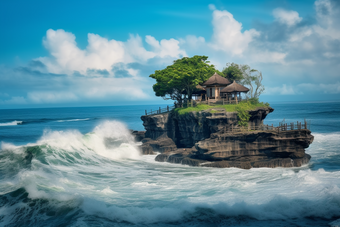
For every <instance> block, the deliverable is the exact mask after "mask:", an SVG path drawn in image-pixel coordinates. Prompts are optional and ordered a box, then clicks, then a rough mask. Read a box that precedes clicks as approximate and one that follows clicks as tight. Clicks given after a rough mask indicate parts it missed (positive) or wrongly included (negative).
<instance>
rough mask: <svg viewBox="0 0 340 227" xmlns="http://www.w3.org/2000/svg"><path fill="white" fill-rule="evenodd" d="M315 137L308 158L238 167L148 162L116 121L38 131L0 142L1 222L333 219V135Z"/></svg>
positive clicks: (336, 171)
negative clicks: (83, 129) (292, 163)
mask: <svg viewBox="0 0 340 227" xmlns="http://www.w3.org/2000/svg"><path fill="white" fill-rule="evenodd" d="M314 135H315V141H314V143H313V144H312V146H311V147H310V148H309V149H308V151H307V153H309V154H311V155H312V157H313V158H312V160H311V163H310V165H308V166H304V167H301V168H287V169H284V168H275V169H268V168H260V169H251V170H243V169H237V168H229V169H215V168H203V167H190V166H184V165H178V164H170V163H159V162H155V161H154V158H155V156H154V155H149V156H141V155H140V151H139V150H138V146H137V144H136V143H135V141H134V139H133V137H132V135H131V134H130V131H129V130H128V129H127V127H126V126H125V125H124V124H123V123H121V122H117V121H106V122H103V123H101V124H99V125H98V126H96V127H95V128H94V130H92V132H90V133H87V134H82V133H80V132H79V131H77V130H67V131H52V130H45V131H44V133H43V136H42V137H41V138H40V139H39V140H38V141H37V142H36V143H32V144H27V145H25V146H14V145H12V144H9V143H2V146H1V152H0V177H1V181H0V193H1V195H0V225H2V226H3V225H9V226H18V225H19V226H20V225H25V226H56V225H60V226H66V225H67V226H93V225H99V226H100V225H102V226H112V225H119V226H131V225H139V226H175V225H176V226H200V225H202V226H228V225H229V226H230V225H232V226H313V225H314V226H323V225H327V224H328V223H330V222H332V221H334V220H336V219H337V218H339V217H340V189H339V186H340V182H339V178H340V168H339V167H336V166H332V165H331V164H330V163H332V161H333V160H335V161H334V162H337V161H336V158H337V156H339V155H338V154H339V149H338V147H340V141H339V140H338V138H339V135H340V134H339V133H329V134H320V133H319V134H318V133H315V134H314ZM337 163H340V161H338V162H337ZM338 166H339V165H338Z"/></svg>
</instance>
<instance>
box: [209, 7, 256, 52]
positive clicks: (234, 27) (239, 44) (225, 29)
mask: <svg viewBox="0 0 340 227" xmlns="http://www.w3.org/2000/svg"><path fill="white" fill-rule="evenodd" d="M210 8H211V9H213V7H210ZM212 24H213V30H214V33H213V36H212V42H211V46H212V47H213V48H214V49H216V50H223V51H226V52H228V53H231V54H232V55H242V53H243V52H244V51H245V50H246V49H247V48H248V45H249V43H250V42H251V41H252V40H253V38H254V37H256V36H258V35H259V32H258V31H256V30H255V29H250V30H246V31H244V32H242V23H240V22H238V21H237V20H235V18H234V16H233V15H232V14H231V13H230V12H228V11H226V10H223V11H221V10H216V9H215V10H214V11H213V20H212Z"/></svg>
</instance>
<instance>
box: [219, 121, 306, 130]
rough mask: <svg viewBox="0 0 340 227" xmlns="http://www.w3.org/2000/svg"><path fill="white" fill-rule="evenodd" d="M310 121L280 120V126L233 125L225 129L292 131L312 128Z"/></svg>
mask: <svg viewBox="0 0 340 227" xmlns="http://www.w3.org/2000/svg"><path fill="white" fill-rule="evenodd" d="M310 125H311V123H310V121H307V120H304V122H298V121H297V122H292V123H284V122H280V123H279V126H276V127H275V126H274V125H273V124H272V125H258V126H255V125H248V126H245V127H241V126H236V127H234V126H233V125H232V126H231V127H228V128H226V129H225V131H226V132H244V131H277V132H283V131H290V130H300V129H308V130H310Z"/></svg>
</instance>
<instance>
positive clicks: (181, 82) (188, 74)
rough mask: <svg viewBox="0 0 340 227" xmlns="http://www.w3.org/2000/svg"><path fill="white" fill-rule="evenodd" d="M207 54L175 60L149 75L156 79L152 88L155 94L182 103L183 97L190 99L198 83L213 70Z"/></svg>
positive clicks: (212, 72) (205, 78)
mask: <svg viewBox="0 0 340 227" xmlns="http://www.w3.org/2000/svg"><path fill="white" fill-rule="evenodd" d="M207 59H208V57H207V56H198V55H196V56H193V57H191V58H189V57H184V58H181V59H178V60H175V61H174V63H173V64H172V65H170V66H167V67H166V68H165V69H163V70H156V71H155V73H154V74H151V75H150V77H151V78H153V79H156V84H154V85H153V90H154V91H155V93H156V96H160V97H163V98H164V99H172V100H175V101H177V102H178V103H179V104H182V102H183V99H188V100H191V98H192V92H193V91H194V90H195V89H196V86H197V85H198V84H201V83H203V82H204V81H206V80H207V79H208V78H209V77H210V76H212V75H213V74H214V73H215V72H217V73H219V72H218V70H216V69H215V66H214V65H210V64H208V63H209V61H207Z"/></svg>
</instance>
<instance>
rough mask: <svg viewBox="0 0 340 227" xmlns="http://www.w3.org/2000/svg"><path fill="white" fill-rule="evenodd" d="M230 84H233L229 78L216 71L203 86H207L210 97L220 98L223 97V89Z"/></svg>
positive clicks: (207, 93)
mask: <svg viewBox="0 0 340 227" xmlns="http://www.w3.org/2000/svg"><path fill="white" fill-rule="evenodd" d="M229 84H231V82H230V81H229V80H228V79H226V78H224V77H222V76H220V75H218V74H217V73H215V74H214V75H212V76H211V77H210V78H209V79H208V80H207V81H205V82H204V83H203V84H202V86H204V87H205V90H206V95H207V97H208V98H209V99H218V98H221V96H220V91H221V89H222V88H224V87H225V86H227V85H229Z"/></svg>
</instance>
